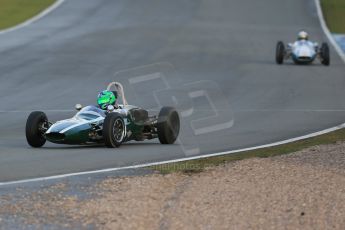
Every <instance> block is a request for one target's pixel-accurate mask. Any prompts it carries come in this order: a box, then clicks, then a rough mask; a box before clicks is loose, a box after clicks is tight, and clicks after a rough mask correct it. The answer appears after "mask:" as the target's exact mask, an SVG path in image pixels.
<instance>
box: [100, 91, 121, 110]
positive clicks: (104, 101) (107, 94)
mask: <svg viewBox="0 0 345 230" xmlns="http://www.w3.org/2000/svg"><path fill="white" fill-rule="evenodd" d="M115 101H116V96H115V94H114V93H113V92H111V91H108V90H104V91H102V92H100V93H99V94H98V97H97V104H98V105H99V107H100V108H101V109H107V107H108V105H114V104H115Z"/></svg>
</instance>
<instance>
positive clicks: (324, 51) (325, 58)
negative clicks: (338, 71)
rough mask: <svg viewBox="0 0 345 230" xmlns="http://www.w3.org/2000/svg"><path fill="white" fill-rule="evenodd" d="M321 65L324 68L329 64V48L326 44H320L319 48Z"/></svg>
mask: <svg viewBox="0 0 345 230" xmlns="http://www.w3.org/2000/svg"><path fill="white" fill-rule="evenodd" d="M320 56H321V63H322V64H323V65H325V66H328V65H329V64H330V55H329V46H328V44H327V43H325V42H324V43H322V45H321V48H320Z"/></svg>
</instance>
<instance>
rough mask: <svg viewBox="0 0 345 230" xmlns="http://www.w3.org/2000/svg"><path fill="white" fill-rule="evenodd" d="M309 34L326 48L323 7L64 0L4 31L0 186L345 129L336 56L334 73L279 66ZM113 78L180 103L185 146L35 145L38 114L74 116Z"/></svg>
mask: <svg viewBox="0 0 345 230" xmlns="http://www.w3.org/2000/svg"><path fill="white" fill-rule="evenodd" d="M300 29H305V30H307V31H309V33H310V35H311V38H312V39H313V40H316V41H320V42H321V41H324V40H326V37H325V36H324V34H323V32H322V30H321V28H320V25H319V21H318V17H317V13H316V7H315V5H314V1H312V0H308V1H300V0H289V1H284V0H279V1H278V0H262V1H252V0H213V1H208V0H203V1H202V0H199V1H196V0H195V1H185V0H175V1H168V0H163V1H162V0H145V1H133V0H117V1H109V0H103V1H84V0H67V1H65V2H64V3H63V4H62V5H61V6H60V7H59V8H57V9H56V10H55V11H53V12H51V13H50V14H49V15H47V16H45V17H44V18H42V19H40V20H38V21H36V22H35V23H33V24H31V25H29V26H27V27H25V28H22V29H19V30H16V31H13V32H9V33H5V34H2V35H0V60H1V61H0V82H1V83H0V98H1V100H0V121H1V122H0V181H1V182H4V181H11V180H20V179H28V178H34V177H42V176H50V175H56V174H63V173H73V172H80V171H87V170H97V169H103V168H111V167H118V166H128V165H133V164H138V163H147V162H155V161H162V160H170V159H176V158H182V157H186V156H192V155H196V154H206V153H213V152H218V151H224V150H234V149H239V148H244V147H251V146H256V145H261V144H267V143H271V142H275V141H279V140H284V139H288V138H292V137H296V136H301V135H304V134H308V133H311V132H315V131H319V130H322V129H325V128H329V127H332V126H335V125H338V124H341V123H343V122H344V120H345V100H344V98H345V90H344V88H345V75H344V73H345V65H344V64H343V62H342V61H341V60H340V58H339V57H338V56H337V55H336V53H335V51H334V50H333V48H332V49H331V51H332V55H331V58H332V60H331V61H332V63H331V66H330V67H324V66H322V65H320V64H319V63H316V64H314V65H309V66H296V65H292V64H291V63H287V64H285V65H282V66H278V65H276V64H275V62H274V52H275V44H276V42H277V40H283V41H285V42H288V41H292V40H293V39H295V36H296V33H297V32H298V30H300ZM118 71H120V73H118V74H116V73H117V72H118ZM113 80H117V81H121V82H122V83H123V84H124V86H125V88H126V90H127V100H128V101H129V103H130V104H136V105H140V106H142V107H144V108H149V109H152V110H157V108H158V107H159V105H168V104H172V105H173V104H175V105H176V106H177V107H178V109H179V111H180V112H181V114H182V116H183V118H182V120H183V127H182V130H181V138H180V142H179V144H175V145H171V146H166V145H160V144H159V143H158V141H149V142H130V143H127V144H124V145H123V146H122V147H121V148H119V149H107V148H104V147H102V146H93V147H84V146H61V145H55V144H49V143H47V144H46V145H45V146H44V147H43V148H41V149H33V148H30V147H29V146H28V145H27V143H26V140H25V135H24V127H25V121H26V117H27V116H28V114H29V112H30V111H33V110H41V111H46V113H47V115H48V117H49V119H50V120H51V121H54V120H57V119H62V118H67V117H71V116H72V115H73V114H74V111H73V107H74V104H76V103H82V104H84V105H87V104H94V103H95V100H96V96H97V93H98V91H100V90H102V89H104V88H105V87H106V85H107V83H108V82H110V81H113ZM172 99H174V100H172Z"/></svg>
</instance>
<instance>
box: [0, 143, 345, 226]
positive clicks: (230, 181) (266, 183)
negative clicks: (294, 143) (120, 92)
mask: <svg viewBox="0 0 345 230" xmlns="http://www.w3.org/2000/svg"><path fill="white" fill-rule="evenodd" d="M0 189H1V188H0ZM82 190H83V191H84V195H83V196H79V195H76V194H74V193H73V186H71V185H70V184H69V185H66V184H64V183H56V184H54V185H51V186H48V187H44V188H42V189H39V190H37V191H34V192H27V191H26V190H25V187H23V188H20V187H18V188H17V189H16V191H15V192H13V193H11V194H1V196H0V229H8V228H17V229H25V228H28V229H36V228H47V229H60V228H67V229H69V228H71V229H75V228H82V229H83V228H84V229H94V228H97V229H344V228H345V143H343V142H341V143H337V144H334V145H323V146H315V147H312V148H308V149H305V150H303V151H300V152H297V153H293V154H289V155H284V156H278V157H272V158H260V159H259V158H252V159H247V160H242V161H236V162H231V163H227V164H225V165H221V166H217V167H213V168H208V169H206V170H204V171H203V172H200V173H194V174H182V173H173V174H168V175H161V174H158V173H154V174H149V175H144V176H131V177H120V178H111V177H110V178H106V179H104V180H101V181H98V182H97V183H94V184H89V185H87V186H84V187H83V188H82ZM85 194H86V195H85Z"/></svg>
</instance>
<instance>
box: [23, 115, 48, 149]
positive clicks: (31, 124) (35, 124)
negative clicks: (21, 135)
mask: <svg viewBox="0 0 345 230" xmlns="http://www.w3.org/2000/svg"><path fill="white" fill-rule="evenodd" d="M47 126H48V118H47V116H46V114H45V113H43V112H40V111H35V112H32V113H30V115H29V117H28V119H27V121H26V126H25V134H26V140H27V142H28V144H29V145H30V146H32V147H34V148H39V147H42V146H43V145H44V144H45V143H46V139H45V137H44V133H45V132H46V130H47Z"/></svg>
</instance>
